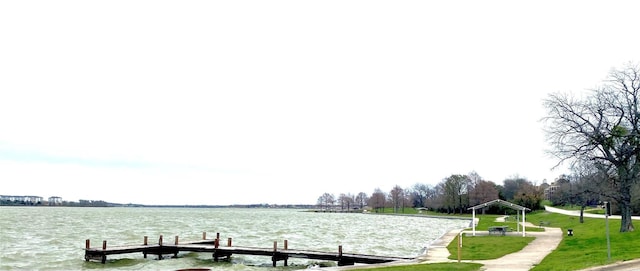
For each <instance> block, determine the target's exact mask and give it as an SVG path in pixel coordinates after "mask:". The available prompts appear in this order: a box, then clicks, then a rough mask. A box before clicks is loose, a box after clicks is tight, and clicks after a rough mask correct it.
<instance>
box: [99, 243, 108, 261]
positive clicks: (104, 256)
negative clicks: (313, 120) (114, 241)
mask: <svg viewBox="0 0 640 271" xmlns="http://www.w3.org/2000/svg"><path fill="white" fill-rule="evenodd" d="M106 249H107V240H103V241H102V250H106ZM100 262H101V263H103V264H104V263H106V262H107V255H106V254H102V258H100Z"/></svg>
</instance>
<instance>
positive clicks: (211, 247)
mask: <svg viewBox="0 0 640 271" xmlns="http://www.w3.org/2000/svg"><path fill="white" fill-rule="evenodd" d="M216 236H217V237H216V239H213V240H211V239H209V240H207V239H206V233H203V234H202V240H199V241H191V242H183V243H181V242H179V238H178V236H176V237H175V240H174V242H173V243H172V244H165V243H164V241H163V237H162V235H161V236H160V238H159V239H158V244H149V243H148V238H147V236H145V237H144V242H143V244H141V245H126V246H112V247H107V241H102V247H94V248H92V247H91V242H90V240H89V239H87V240H86V244H85V253H84V259H85V260H86V261H90V260H95V261H100V262H102V263H106V261H107V256H108V255H118V254H129V253H142V254H143V255H144V258H147V255H156V256H157V257H158V259H162V258H163V255H172V257H178V254H179V253H180V252H200V253H211V254H212V256H213V260H214V261H215V262H217V261H219V260H220V259H229V258H230V257H231V255H234V254H239V255H256V256H268V257H271V261H272V262H273V266H274V267H275V266H276V263H277V262H278V261H284V266H287V265H288V259H289V258H303V259H314V260H325V261H336V262H337V263H338V265H339V266H343V265H354V264H356V263H364V264H375V263H387V262H395V261H411V260H414V258H403V257H389V256H376V255H366V254H351V253H343V251H342V246H339V247H338V251H337V252H326V251H313V250H298V249H289V247H288V246H289V244H288V241H287V240H285V241H284V248H282V249H279V248H278V243H277V242H273V247H270V248H259V247H237V246H233V245H232V239H231V238H229V239H228V240H227V245H226V246H221V245H220V234H219V233H218V234H217V235H216Z"/></svg>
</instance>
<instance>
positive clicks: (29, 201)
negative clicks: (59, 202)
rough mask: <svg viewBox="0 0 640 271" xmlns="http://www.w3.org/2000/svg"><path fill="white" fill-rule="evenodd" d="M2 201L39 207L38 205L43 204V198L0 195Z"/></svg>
mask: <svg viewBox="0 0 640 271" xmlns="http://www.w3.org/2000/svg"><path fill="white" fill-rule="evenodd" d="M0 201H2V202H11V203H22V204H26V205H37V204H42V197H40V196H11V195H0Z"/></svg>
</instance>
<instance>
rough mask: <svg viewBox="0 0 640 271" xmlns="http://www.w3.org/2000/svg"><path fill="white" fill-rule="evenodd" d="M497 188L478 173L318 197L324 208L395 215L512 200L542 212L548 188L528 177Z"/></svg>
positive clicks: (449, 210)
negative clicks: (389, 211)
mask: <svg viewBox="0 0 640 271" xmlns="http://www.w3.org/2000/svg"><path fill="white" fill-rule="evenodd" d="M503 183H504V185H497V184H496V183H494V182H493V181H487V180H484V179H483V178H482V177H481V176H480V175H479V174H478V173H476V172H471V173H469V174H453V175H451V176H449V177H447V178H444V179H443V180H442V181H441V182H440V183H438V184H437V185H430V184H424V183H417V184H415V185H413V186H412V187H408V188H402V187H400V186H398V185H396V186H394V187H393V188H392V189H391V190H390V191H388V192H385V191H382V190H381V189H379V188H378V189H375V190H374V191H373V193H372V194H371V195H367V194H366V193H364V192H360V193H358V194H355V195H354V194H349V193H347V194H345V193H343V194H340V195H339V196H337V197H336V196H335V195H333V194H331V193H324V194H323V195H321V196H320V197H319V198H318V201H317V205H318V207H319V208H321V209H325V210H328V209H331V210H340V211H346V210H353V209H363V208H364V207H365V206H367V207H369V208H371V209H372V210H373V211H375V212H380V211H381V210H382V209H383V208H392V209H393V210H394V212H404V208H419V207H423V208H428V209H430V210H434V211H438V212H442V213H449V214H451V213H467V212H468V210H467V209H468V208H469V207H471V206H475V205H478V204H481V203H484V202H487V201H491V200H494V199H503V200H508V201H511V202H513V203H516V204H518V205H522V206H525V207H527V208H530V209H532V210H537V209H540V203H541V201H542V200H543V196H544V186H538V185H536V184H534V183H532V182H531V181H529V180H527V179H526V178H522V177H519V176H514V177H511V178H508V179H506V180H504V181H503Z"/></svg>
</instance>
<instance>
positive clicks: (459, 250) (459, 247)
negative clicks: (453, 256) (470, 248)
mask: <svg viewBox="0 0 640 271" xmlns="http://www.w3.org/2000/svg"><path fill="white" fill-rule="evenodd" d="M461 258H462V231H460V235H459V236H458V263H459V262H460V260H461Z"/></svg>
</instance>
